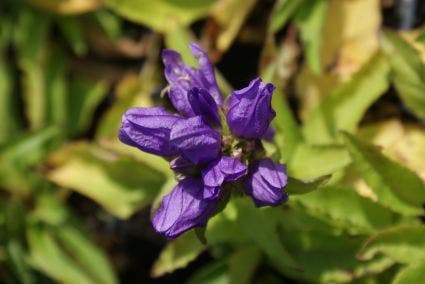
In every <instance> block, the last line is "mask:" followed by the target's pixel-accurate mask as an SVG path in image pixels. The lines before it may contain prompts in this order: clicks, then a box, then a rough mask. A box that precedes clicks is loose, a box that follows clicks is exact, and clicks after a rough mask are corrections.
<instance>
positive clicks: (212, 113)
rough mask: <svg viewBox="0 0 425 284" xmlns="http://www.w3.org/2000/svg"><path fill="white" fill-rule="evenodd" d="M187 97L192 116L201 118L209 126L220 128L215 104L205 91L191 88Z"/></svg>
mask: <svg viewBox="0 0 425 284" xmlns="http://www.w3.org/2000/svg"><path fill="white" fill-rule="evenodd" d="M187 96H188V101H189V104H190V106H191V108H192V111H193V113H194V115H200V116H202V118H203V119H204V121H205V122H207V123H208V124H209V125H211V126H220V117H219V115H218V106H217V103H216V102H215V101H214V99H213V97H212V96H211V95H210V94H209V93H208V92H207V91H206V90H204V89H198V88H192V89H190V90H189V91H188V94H187Z"/></svg>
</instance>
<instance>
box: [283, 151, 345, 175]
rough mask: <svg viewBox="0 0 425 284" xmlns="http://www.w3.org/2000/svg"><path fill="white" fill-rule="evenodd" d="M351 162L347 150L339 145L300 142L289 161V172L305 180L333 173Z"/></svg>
mask: <svg viewBox="0 0 425 284" xmlns="http://www.w3.org/2000/svg"><path fill="white" fill-rule="evenodd" d="M350 162H351V158H350V155H349V154H348V152H347V150H346V149H345V148H344V147H342V146H338V145H328V146H313V145H308V144H305V143H303V144H300V145H299V146H298V147H297V148H296V149H295V150H294V153H293V154H292V157H291V159H290V160H289V161H288V164H287V167H288V174H289V176H291V177H294V178H297V179H303V180H309V179H316V178H319V177H321V176H325V175H328V174H332V173H334V172H336V171H337V170H340V169H342V168H344V167H345V166H347V165H348V164H349V163H350Z"/></svg>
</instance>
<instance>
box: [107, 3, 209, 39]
mask: <svg viewBox="0 0 425 284" xmlns="http://www.w3.org/2000/svg"><path fill="white" fill-rule="evenodd" d="M214 1H215V0H184V1H181V0H180V1H179V0H155V1H150V0H105V1H104V3H105V5H106V6H107V7H108V8H110V9H111V10H113V11H114V12H115V13H117V14H119V15H121V16H122V17H124V18H126V19H128V20H131V21H134V22H137V23H139V24H143V25H146V26H148V27H150V28H152V29H154V30H156V31H161V32H164V31H166V30H168V29H170V28H173V27H174V26H175V25H185V26H186V25H188V24H190V23H192V22H193V21H195V20H197V19H199V18H201V17H203V16H205V15H206V14H207V13H208V10H209V8H210V6H211V4H212V3H214Z"/></svg>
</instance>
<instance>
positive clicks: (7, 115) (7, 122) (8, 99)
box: [0, 23, 20, 145]
mask: <svg viewBox="0 0 425 284" xmlns="http://www.w3.org/2000/svg"><path fill="white" fill-rule="evenodd" d="M0 25H1V23H0ZM13 85H14V84H13V75H12V72H11V69H10V68H9V66H8V64H7V62H6V55H5V54H4V52H3V50H1V48H0V121H1V122H2V123H0V145H1V144H3V143H5V142H7V141H8V140H10V138H11V137H13V136H14V135H16V133H17V132H18V131H19V128H20V127H19V125H20V122H19V120H18V115H17V105H18V104H17V101H16V98H15V96H13V92H12V91H13Z"/></svg>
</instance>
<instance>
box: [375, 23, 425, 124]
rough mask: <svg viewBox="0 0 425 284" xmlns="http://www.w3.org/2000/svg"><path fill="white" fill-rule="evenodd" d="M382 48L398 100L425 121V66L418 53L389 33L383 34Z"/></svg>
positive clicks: (399, 38) (402, 40) (394, 34)
mask: <svg viewBox="0 0 425 284" xmlns="http://www.w3.org/2000/svg"><path fill="white" fill-rule="evenodd" d="M382 46H383V49H384V51H385V53H386V55H387V57H388V60H389V62H390V64H391V67H392V71H393V76H394V78H393V79H394V83H395V87H396V89H397V92H398V93H399V95H400V98H401V99H402V101H403V102H404V104H405V105H406V106H407V107H408V108H409V109H410V110H411V111H412V112H413V113H414V114H415V115H417V116H418V117H419V118H421V119H425V96H424V90H425V64H424V63H423V61H422V59H421V57H420V55H419V52H418V51H416V50H415V49H414V48H413V46H411V45H410V44H409V43H408V42H406V41H405V40H404V39H402V38H401V37H400V36H398V35H397V34H396V33H394V32H390V31H387V32H385V36H384V37H383V41H382Z"/></svg>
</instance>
